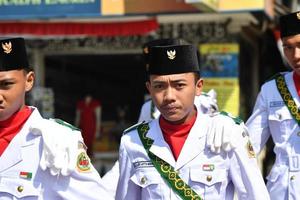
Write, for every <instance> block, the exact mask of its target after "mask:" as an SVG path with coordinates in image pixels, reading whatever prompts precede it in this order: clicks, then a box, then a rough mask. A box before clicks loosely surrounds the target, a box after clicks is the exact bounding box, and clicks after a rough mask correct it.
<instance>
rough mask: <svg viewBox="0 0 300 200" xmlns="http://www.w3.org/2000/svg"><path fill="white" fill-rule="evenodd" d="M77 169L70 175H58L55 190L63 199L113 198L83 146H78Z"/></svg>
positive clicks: (96, 199) (94, 199)
mask: <svg viewBox="0 0 300 200" xmlns="http://www.w3.org/2000/svg"><path fill="white" fill-rule="evenodd" d="M74 168H75V170H74V171H73V172H72V173H71V174H70V175H69V176H58V180H57V182H56V184H55V185H54V188H53V192H55V193H57V195H58V196H60V197H61V198H62V199H74V200H76V199H78V200H81V199H89V200H98V199H105V200H113V196H112V195H111V194H109V193H108V192H107V191H106V190H105V185H104V184H105V183H104V182H103V181H102V179H101V178H100V176H99V174H98V172H97V171H96V169H95V168H94V167H93V165H92V164H91V162H90V159H89V158H88V156H87V154H86V151H85V149H84V147H83V146H79V147H78V155H77V162H76V166H74Z"/></svg>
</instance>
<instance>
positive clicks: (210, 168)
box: [202, 164, 215, 171]
mask: <svg viewBox="0 0 300 200" xmlns="http://www.w3.org/2000/svg"><path fill="white" fill-rule="evenodd" d="M214 169H215V165H214V164H204V165H202V170H203V171H214Z"/></svg>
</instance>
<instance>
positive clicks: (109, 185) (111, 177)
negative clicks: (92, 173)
mask: <svg viewBox="0 0 300 200" xmlns="http://www.w3.org/2000/svg"><path fill="white" fill-rule="evenodd" d="M118 179H119V161H116V162H115V164H114V166H113V167H112V168H111V169H110V170H109V171H108V172H107V173H106V174H105V175H104V176H103V177H102V180H103V185H104V186H105V189H106V191H107V192H108V193H109V194H111V195H112V196H113V197H114V198H115V196H116V190H117V185H118Z"/></svg>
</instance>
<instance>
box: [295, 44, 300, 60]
mask: <svg viewBox="0 0 300 200" xmlns="http://www.w3.org/2000/svg"><path fill="white" fill-rule="evenodd" d="M294 57H295V59H300V47H296V48H295V51H294Z"/></svg>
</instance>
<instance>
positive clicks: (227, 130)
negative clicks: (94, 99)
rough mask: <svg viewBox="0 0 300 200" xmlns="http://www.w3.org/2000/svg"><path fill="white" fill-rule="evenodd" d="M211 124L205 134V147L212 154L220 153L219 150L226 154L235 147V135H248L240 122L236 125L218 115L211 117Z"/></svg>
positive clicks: (225, 117) (229, 119) (231, 120)
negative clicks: (208, 148)
mask: <svg viewBox="0 0 300 200" xmlns="http://www.w3.org/2000/svg"><path fill="white" fill-rule="evenodd" d="M211 117H212V124H211V125H210V129H209V131H208V134H207V146H208V147H210V150H211V151H212V152H214V153H220V152H221V150H224V151H226V152H228V151H230V150H232V149H234V148H235V147H236V146H237V141H236V138H238V137H236V136H237V134H240V135H242V134H243V132H244V134H246V135H248V132H247V129H246V127H245V125H244V123H243V122H242V123H241V124H236V123H235V121H234V120H233V119H232V118H230V117H228V116H224V115H221V114H219V113H217V114H215V115H211Z"/></svg>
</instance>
